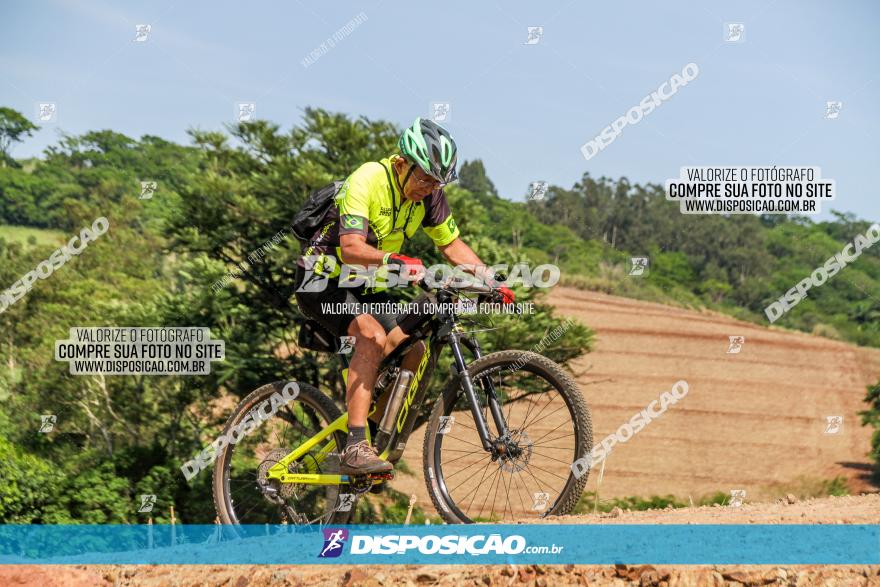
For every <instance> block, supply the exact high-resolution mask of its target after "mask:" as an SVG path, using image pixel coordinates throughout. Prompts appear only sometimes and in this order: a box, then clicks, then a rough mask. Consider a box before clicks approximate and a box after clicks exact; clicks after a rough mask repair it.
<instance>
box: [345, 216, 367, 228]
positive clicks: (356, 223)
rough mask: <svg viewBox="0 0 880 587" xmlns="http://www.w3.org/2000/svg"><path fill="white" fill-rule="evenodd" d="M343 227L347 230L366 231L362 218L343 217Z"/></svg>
mask: <svg viewBox="0 0 880 587" xmlns="http://www.w3.org/2000/svg"><path fill="white" fill-rule="evenodd" d="M342 227H343V228H345V229H346V230H364V219H363V218H361V217H360V216H350V215H348V214H344V215H343V216H342Z"/></svg>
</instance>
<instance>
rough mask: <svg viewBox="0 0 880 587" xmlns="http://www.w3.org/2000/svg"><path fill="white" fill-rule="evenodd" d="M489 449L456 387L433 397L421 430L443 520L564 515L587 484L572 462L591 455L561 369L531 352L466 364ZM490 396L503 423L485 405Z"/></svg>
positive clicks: (581, 413)
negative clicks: (434, 400) (503, 425)
mask: <svg viewBox="0 0 880 587" xmlns="http://www.w3.org/2000/svg"><path fill="white" fill-rule="evenodd" d="M468 371H469V373H470V376H471V378H472V380H473V383H474V389H475V391H476V392H477V399H478V401H479V403H480V408H481V411H482V412H483V417H484V418H485V420H486V423H487V426H488V428H489V434H490V439H491V440H492V441H493V444H494V446H495V447H496V448H495V449H493V451H492V452H487V451H485V450H484V449H483V447H482V443H481V441H480V437H479V435H478V433H477V430H476V426H475V424H474V420H473V417H472V415H471V412H470V406H469V403H468V401H467V398H466V397H465V394H464V392H463V391H461V389H458V390H457V393H446V394H444V395H443V396H442V397H440V398H439V399H438V400H437V403H436V404H435V405H434V409H433V411H432V412H431V417H430V419H429V421H428V425H427V427H426V431H425V442H424V454H423V459H424V467H425V482H426V483H427V486H428V493H429V494H430V495H431V499H432V500H433V502H434V506H435V507H436V509H437V512H438V513H439V514H440V515H441V516H442V517H443V519H444V520H446V521H447V522H449V523H472V522H505V521H507V522H509V521H512V520H516V519H524V518H530V517H532V518H535V517H544V516H547V515H563V514H567V513H570V512H571V511H572V510H573V509H574V507H575V505H576V504H577V502H578V499H579V498H580V496H581V493H582V492H583V489H584V486H586V484H587V477H588V472H587V473H584V474H583V475H581V476H579V477H578V476H576V475H575V474H574V472H573V471H572V468H571V466H572V463H574V461H575V460H577V459H579V458H582V457H585V456H587V455H589V454H590V451H591V450H592V447H593V430H592V423H591V421H590V410H589V408H588V407H587V404H586V402H585V401H584V399H583V396H582V395H581V393H580V390H579V389H578V387H577V384H576V383H575V382H574V380H573V379H572V378H571V376H570V375H569V374H568V373H566V372H565V371H564V370H563V369H562V367H560V366H559V365H558V364H556V363H554V362H553V361H551V360H550V359H548V358H546V357H543V356H541V355H539V354H537V353H532V352H526V351H502V352H497V353H492V354H490V355H486V356H485V357H482V358H480V359H478V360H476V361H474V362H473V363H471V364H470V365H469V366H468ZM489 393H494V394H495V396H496V398H497V400H498V403H499V405H500V408H501V413H502V415H503V418H504V421H505V422H506V424H507V428H508V431H507V433H506V434H500V433H499V431H498V429H497V426H496V425H495V422H494V419H493V417H492V414H491V412H490V410H489V407H488V399H487V398H488V394H489Z"/></svg>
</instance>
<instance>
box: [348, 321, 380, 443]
mask: <svg viewBox="0 0 880 587" xmlns="http://www.w3.org/2000/svg"><path fill="white" fill-rule="evenodd" d="M348 334H349V336H353V337H354V338H355V343H354V353H353V355H352V358H351V363H349V366H348V386H347V388H346V390H345V403H346V405H347V406H348V425H349V426H365V425H366V423H367V412H369V411H370V400H371V399H372V394H373V388H374V387H375V386H376V377H377V375H378V370H379V363H380V362H381V361H382V357H383V356H384V354H383V349H384V347H385V340H386V337H385V329H384V328H382V325H381V324H379V322H378V321H377V320H376V319H375V318H373V317H372V316H370V315H369V314H361V315H360V316H357V317H356V318H355V319H354V320H352V321H351V324H349V325H348Z"/></svg>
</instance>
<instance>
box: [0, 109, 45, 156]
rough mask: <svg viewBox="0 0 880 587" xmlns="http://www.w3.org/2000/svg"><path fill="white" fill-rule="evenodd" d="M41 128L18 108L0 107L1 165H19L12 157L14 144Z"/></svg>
mask: <svg viewBox="0 0 880 587" xmlns="http://www.w3.org/2000/svg"><path fill="white" fill-rule="evenodd" d="M39 128H40V127H38V126H37V125H36V124H34V123H32V122H31V121H30V120H28V119H27V118H25V117H24V115H22V114H21V113H20V112H18V111H17V110H13V109H12V108H7V107H5V106H2V107H0V165H3V166H4V167H6V166H10V167H18V163H17V162H16V161H15V159H13V158H12V154H11V151H12V146H13V145H14V144H15V143H20V142H21V141H22V140H23V139H24V137H26V136H28V137H29V136H32V134H33V131H35V130H38V129H39Z"/></svg>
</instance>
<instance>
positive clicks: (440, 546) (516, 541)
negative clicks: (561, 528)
mask: <svg viewBox="0 0 880 587" xmlns="http://www.w3.org/2000/svg"><path fill="white" fill-rule="evenodd" d="M340 531H342V530H341V529H324V546H323V547H322V550H321V553H320V554H319V555H318V556H319V557H320V558H326V557H335V556H339V554H341V552H342V547H343V545H344V543H345V541H346V539H347V538H348V536H347V535H346V536H345V537H343V535H341V534H339V532H340ZM563 548H565V547H564V546H557V545H556V544H551V545H549V546H528V545H527V544H526V539H525V538H524V537H523V536H520V535H518V534H513V535H511V536H507V537H506V538H505V537H502V536H501V534H489V535H488V536H486V535H483V534H476V535H473V536H465V535H459V534H452V535H447V536H437V535H433V534H429V535H426V536H417V535H414V534H410V535H407V534H389V535H387V536H369V535H363V534H358V535H352V536H351V547H350V549H349V552H350V554H352V555H358V554H370V555H382V554H387V555H406V554H415V553H416V552H417V553H419V554H429V555H430V554H438V555H463V554H469V555H472V556H480V555H492V554H496V555H514V554H559V553H561V552H562V550H563Z"/></svg>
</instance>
